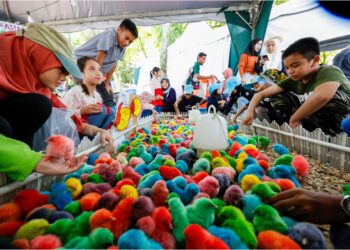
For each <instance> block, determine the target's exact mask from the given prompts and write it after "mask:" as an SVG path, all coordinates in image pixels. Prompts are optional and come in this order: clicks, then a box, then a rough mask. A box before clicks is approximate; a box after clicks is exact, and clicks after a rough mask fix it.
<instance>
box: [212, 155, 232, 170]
mask: <svg viewBox="0 0 350 250" xmlns="http://www.w3.org/2000/svg"><path fill="white" fill-rule="evenodd" d="M211 166H212V168H213V169H214V168H218V167H230V163H228V162H227V161H225V160H224V158H222V157H215V158H214V159H213V160H212V161H211Z"/></svg>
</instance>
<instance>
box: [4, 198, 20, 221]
mask: <svg viewBox="0 0 350 250" xmlns="http://www.w3.org/2000/svg"><path fill="white" fill-rule="evenodd" d="M20 218H21V210H20V209H19V207H18V206H17V205H16V204H15V203H13V202H11V203H6V204H4V205H1V206H0V223H4V222H8V221H16V220H20Z"/></svg>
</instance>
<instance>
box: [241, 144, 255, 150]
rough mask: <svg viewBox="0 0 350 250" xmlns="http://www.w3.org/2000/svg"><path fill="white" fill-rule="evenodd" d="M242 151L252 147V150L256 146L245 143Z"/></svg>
mask: <svg viewBox="0 0 350 250" xmlns="http://www.w3.org/2000/svg"><path fill="white" fill-rule="evenodd" d="M242 149H243V150H244V151H246V150H247V149H254V150H258V149H257V147H256V146H255V145H253V144H247V145H245V146H244V147H243V148H242Z"/></svg>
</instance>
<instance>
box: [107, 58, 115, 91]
mask: <svg viewBox="0 0 350 250" xmlns="http://www.w3.org/2000/svg"><path fill="white" fill-rule="evenodd" d="M116 67H117V63H114V64H113V67H112V68H111V70H110V71H109V72H108V73H107V75H106V85H107V87H110V89H112V86H111V78H112V75H113V73H114V71H115V69H116Z"/></svg>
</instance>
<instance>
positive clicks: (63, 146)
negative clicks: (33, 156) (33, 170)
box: [46, 135, 74, 160]
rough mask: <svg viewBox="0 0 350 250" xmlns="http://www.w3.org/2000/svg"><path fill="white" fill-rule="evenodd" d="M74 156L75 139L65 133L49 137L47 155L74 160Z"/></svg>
mask: <svg viewBox="0 0 350 250" xmlns="http://www.w3.org/2000/svg"><path fill="white" fill-rule="evenodd" d="M73 156H74V141H73V140H72V139H70V138H68V137H66V136H64V135H52V136H50V137H49V138H48V139H47V147H46V157H56V158H62V157H63V158H64V159H65V160H72V158H73Z"/></svg>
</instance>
